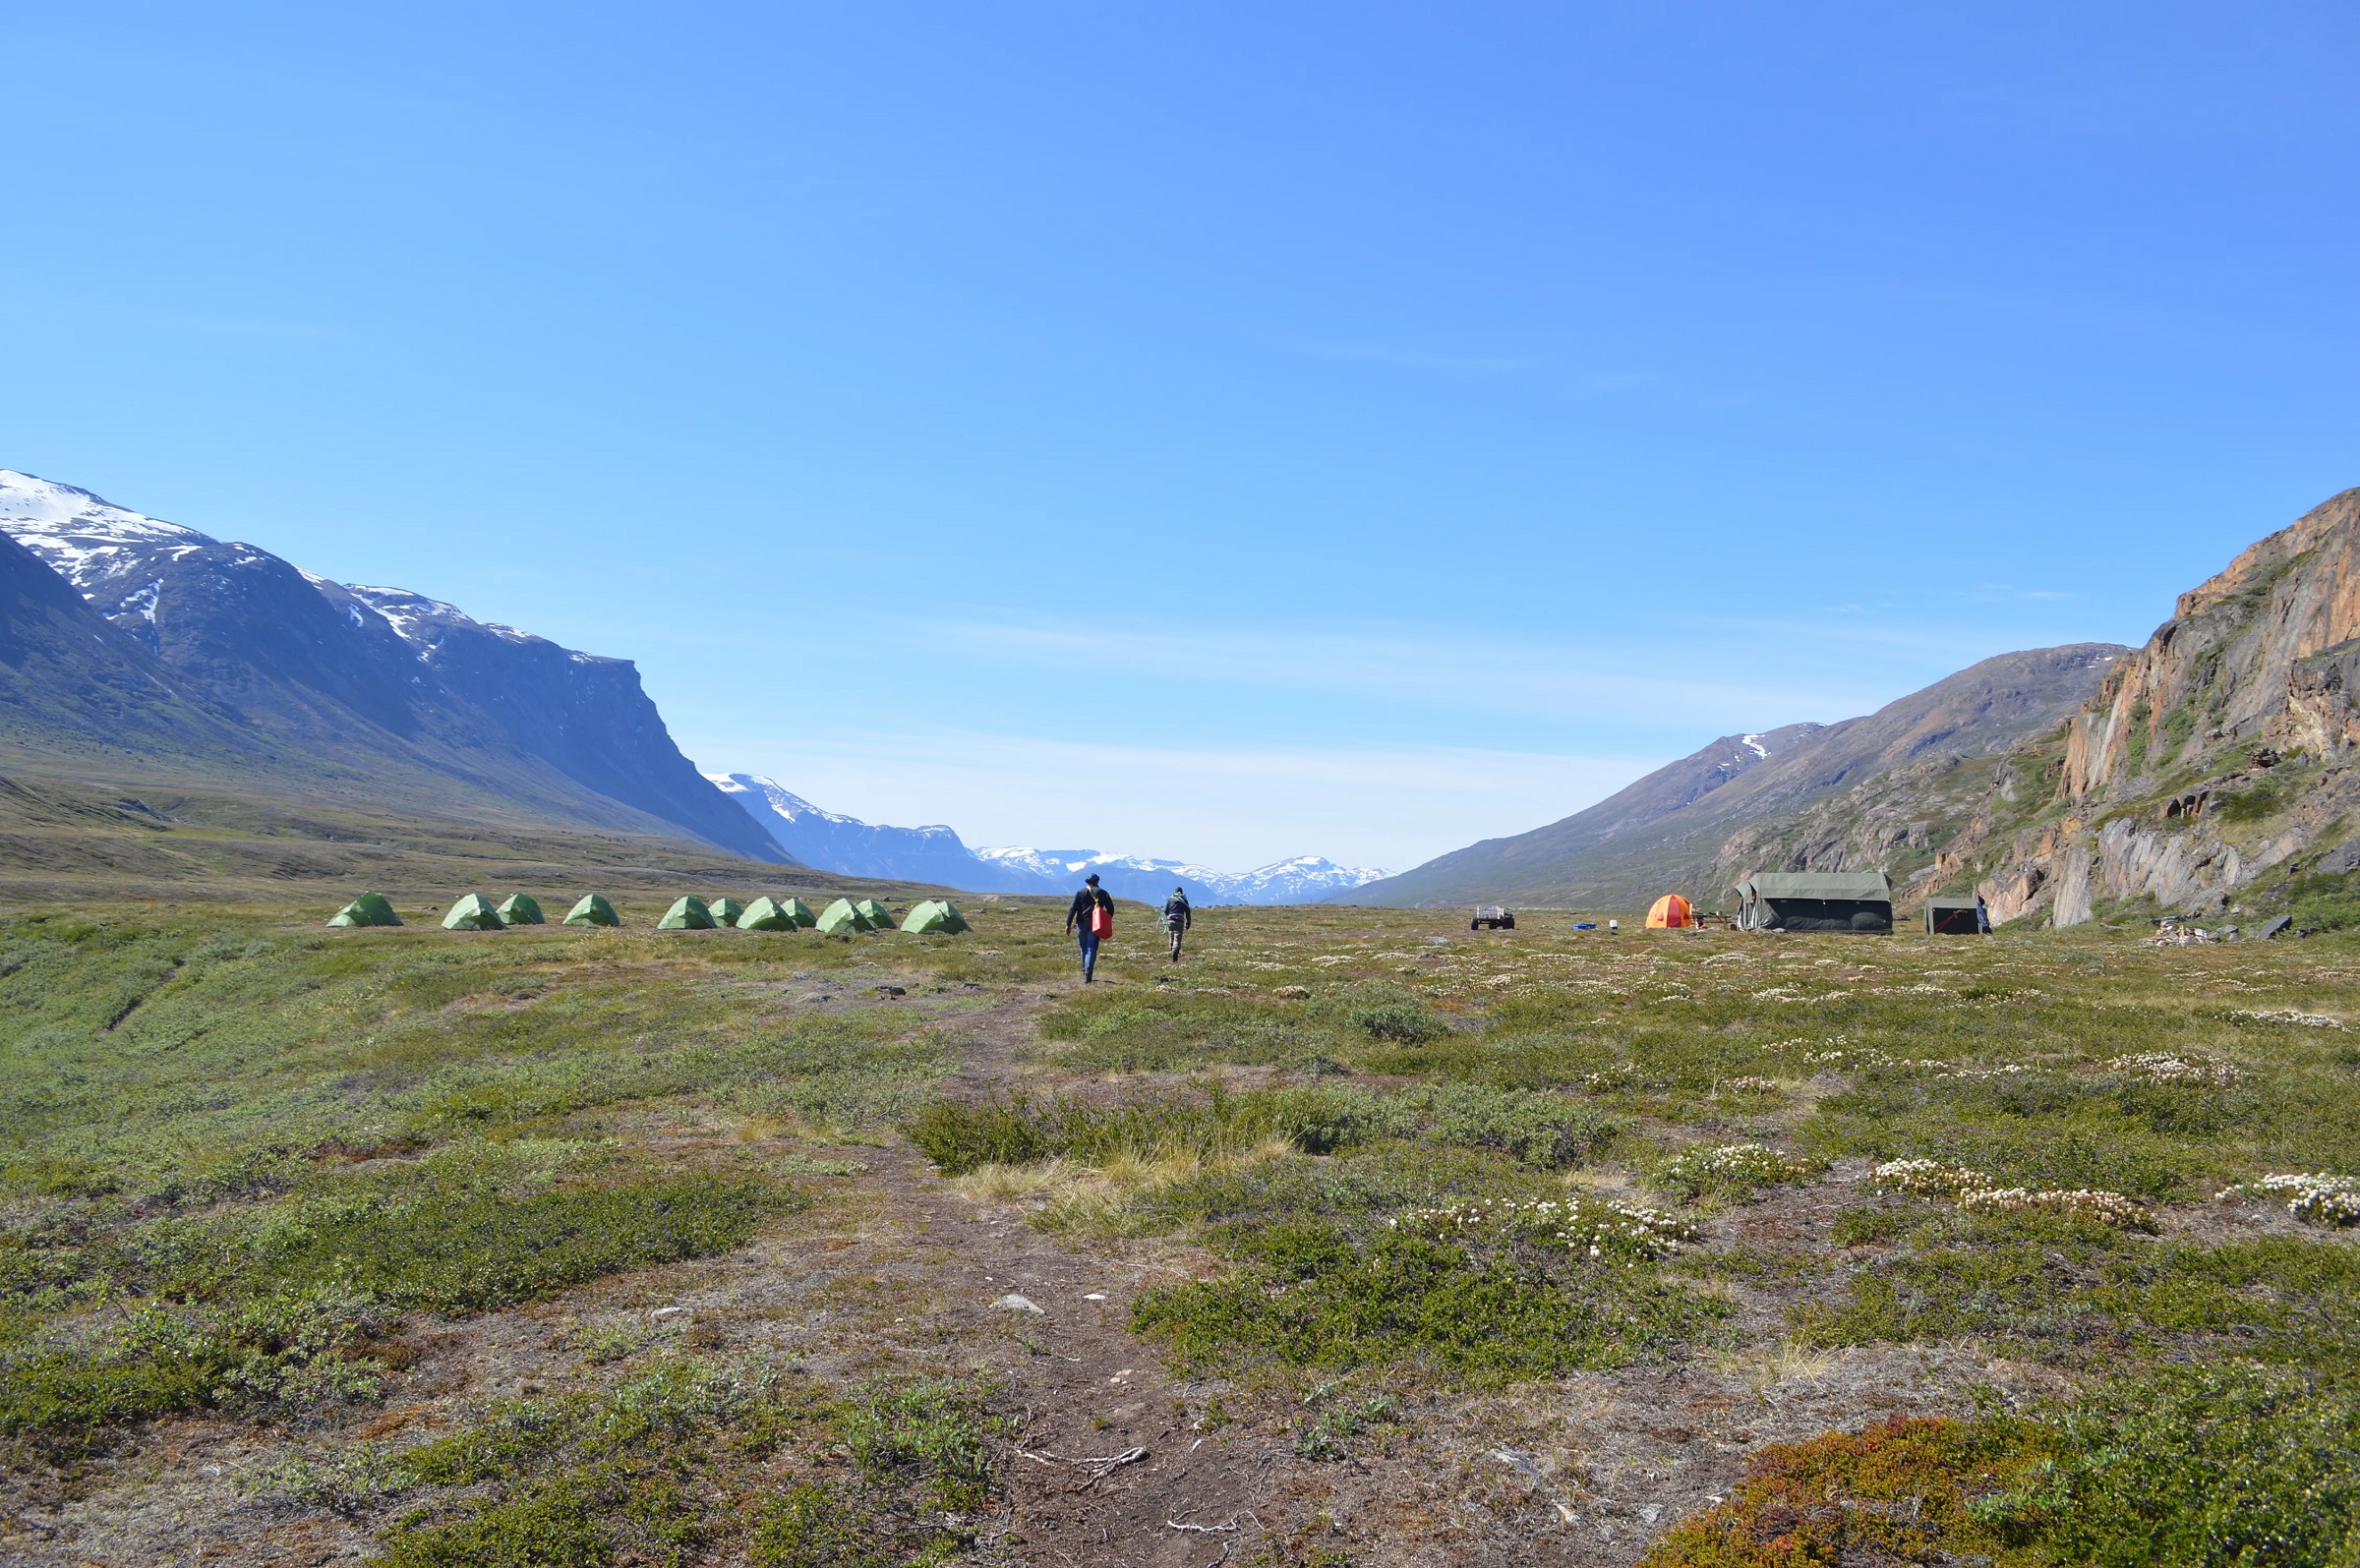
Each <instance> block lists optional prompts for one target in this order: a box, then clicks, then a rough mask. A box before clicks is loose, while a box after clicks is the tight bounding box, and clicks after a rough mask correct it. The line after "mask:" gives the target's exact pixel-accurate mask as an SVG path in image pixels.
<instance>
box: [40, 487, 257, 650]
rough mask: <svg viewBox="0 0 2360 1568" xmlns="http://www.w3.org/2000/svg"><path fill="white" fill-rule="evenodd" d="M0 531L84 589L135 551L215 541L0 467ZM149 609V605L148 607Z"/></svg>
mask: <svg viewBox="0 0 2360 1568" xmlns="http://www.w3.org/2000/svg"><path fill="white" fill-rule="evenodd" d="M0 530H4V531H6V532H7V533H8V534H9V535H10V536H11V537H12V538H14V539H15V540H16V542H17V543H18V544H20V545H23V546H24V547H25V548H26V549H27V550H29V551H31V552H33V553H34V554H35V555H38V556H39V557H40V558H41V563H42V564H43V565H45V566H47V567H48V568H49V569H50V570H51V571H54V572H56V573H57V574H58V575H59V576H60V577H63V578H64V579H65V580H66V581H68V582H70V583H72V584H73V585H74V586H75V587H76V588H78V589H80V590H81V591H82V592H83V593H85V594H88V593H89V592H90V590H91V589H92V587H94V586H95V585H96V584H98V583H100V582H103V581H104V580H105V579H106V578H108V577H110V576H112V575H113V574H114V573H115V572H116V571H117V570H118V569H120V568H121V567H122V566H123V565H124V564H126V563H127V562H129V561H130V560H132V559H133V558H135V557H137V556H145V555H148V554H151V553H153V552H155V551H156V550H158V549H163V548H169V547H172V546H179V547H182V548H183V549H184V550H202V549H204V548H205V547H206V546H207V545H211V544H216V543H218V541H216V540H213V539H211V538H209V537H207V535H204V534H201V533H199V532H197V530H195V529H194V528H183V527H182V526H181V525H180V524H178V523H167V522H163V521H161V520H160V519H157V518H153V517H148V516H145V515H143V514H141V513H139V512H135V511H132V510H131V509H130V508H128V507H123V506H117V505H115V504H114V503H113V502H111V501H105V500H101V499H99V498H98V497H97V496H96V495H93V494H90V493H89V491H87V490H81V489H78V488H77V487H75V486H72V485H60V484H58V483H57V482H56V481H55V480H50V479H40V478H36V477H35V476H33V475H31V474H20V473H19V472H17V471H16V470H15V469H13V468H0ZM153 609H154V607H153V605H152V604H150V605H149V606H148V610H149V612H150V613H151V614H152V613H153Z"/></svg>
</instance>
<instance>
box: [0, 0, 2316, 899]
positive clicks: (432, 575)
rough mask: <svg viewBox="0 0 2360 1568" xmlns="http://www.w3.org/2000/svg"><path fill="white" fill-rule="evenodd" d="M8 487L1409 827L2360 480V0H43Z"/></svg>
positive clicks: (2050, 621)
mask: <svg viewBox="0 0 2360 1568" xmlns="http://www.w3.org/2000/svg"><path fill="white" fill-rule="evenodd" d="M0 42H5V45H6V54H5V58H6V59H7V61H8V65H7V80H8V84H9V97H10V110H9V114H8V119H7V127H8V128H7V130H6V132H5V143H4V144H0V145H4V146H5V149H6V150H5V154H4V155H0V181H4V182H5V184H4V186H0V189H5V192H6V198H7V200H6V207H5V212H6V222H7V224H8V227H9V241H8V243H7V244H6V245H5V246H0V341H4V342H5V345H6V350H7V354H8V363H9V365H10V367H11V369H12V371H13V374H11V375H8V376H6V377H0V465H5V466H11V467H16V468H20V469H24V470H27V471H29V472H32V473H36V474H40V475H43V476H45V477H48V478H52V479H59V480H64V481H67V482H69V483H73V484H79V485H84V486H87V487H89V488H90V489H93V490H95V491H97V492H98V493H100V494H103V495H106V496H107V497H108V498H110V499H112V500H115V501H117V502H119V503H121V504H124V505H128V506H133V507H136V508H139V509H141V510H144V511H148V512H151V513H153V514H155V515H158V516H162V517H167V518H170V519H172V520H174V521H177V522H184V523H188V524H190V525H192V526H195V527H199V528H203V529H205V530H207V532H211V533H216V534H220V535H223V536H226V537H231V538H237V539H243V540H249V541H251V542H253V543H255V544H259V545H262V546H264V547H266V548H267V549H270V550H273V551H275V552H279V553H281V554H284V555H286V556H288V557H289V558H291V559H293V560H296V561H298V562H299V563H301V564H303V565H305V566H307V567H309V568H310V569H312V570H315V571H320V572H324V573H326V574H328V575H330V576H334V577H338V578H342V579H346V580H351V581H359V582H368V583H378V584H394V585H399V586H403V587H408V588H414V589H417V590H419V591H421V592H426V593H430V594H433V595H435V596H437V597H440V598H443V599H447V600H450V601H452V602H453V603H456V604H458V605H459V606H460V607H461V608H463V609H465V610H468V611H469V612H471V613H473V614H476V615H478V616H480V617H483V618H486V619H498V620H504V621H509V622H512V623H515V624H518V625H521V626H525V627H527V628H529V629H532V630H535V631H539V632H542V633H545V634H547V635H550V636H553V637H556V638H558V639H560V640H561V641H564V642H567V643H569V644H571V645H574V646H578V647H583V648H588V649H591V650H594V651H597V652H600V653H607V654H615V655H620V656H624V657H628V658H632V659H635V660H637V661H638V663H639V666H640V668H641V670H642V671H643V673H644V675H645V677H646V680H647V684H648V687H649V689H650V690H651V691H652V692H653V693H654V695H655V696H656V698H657V700H658V701H659V702H660V703H661V705H662V706H663V709H664V711H665V713H666V715H667V716H668V717H669V719H670V721H671V723H672V726H673V729H674V732H675V734H676V735H677V736H678V737H679V740H680V742H681V744H682V746H683V748H684V749H686V750H687V751H688V752H689V754H690V755H691V756H692V757H694V758H696V759H697V761H698V762H699V763H700V765H702V766H705V767H708V768H716V769H718V768H730V769H747V770H752V771H756V772H765V773H770V774H773V775H775V776H776V777H778V778H779V779H781V780H782V781H783V782H785V783H787V784H789V785H790V786H791V787H794V788H796V789H797V790H799V791H801V792H802V793H805V794H807V795H809V796H810V797H812V798H813V799H816V800H818V801H820V802H821V803H822V804H824V805H828V806H830V807H833V808H835V809H838V810H845V811H850V812H854V813H856V814H859V815H862V816H866V817H869V818H871V819H874V820H885V821H895V822H917V821H947V822H950V823H951V824H953V825H954V826H956V827H958V828H959V829H960V830H961V832H962V833H963V834H964V835H966V836H967V837H968V839H969V840H970V842H984V843H999V842H1030V843H1033V844H1052V843H1053V844H1058V845H1074V846H1079V845H1091V846H1095V847H1102V848H1108V849H1122V850H1132V851H1137V852H1149V853H1159V854H1168V855H1177V856H1184V857H1193V858H1197V859H1201V860H1205V861H1208V862H1210V863H1212V864H1216V865H1222V866H1230V867H1243V866H1246V865H1250V864H1254V863H1257V862H1260V861H1264V860H1269V859H1272V858H1276V857H1278V856H1281V855H1287V854H1295V853H1306V852H1316V853H1326V854H1329V855H1332V856H1334V857H1336V858H1338V859H1343V860H1347V861H1352V862H1356V863H1367V864H1383V865H1388V866H1393V867H1403V866H1406V865H1409V864H1411V863H1414V862H1415V861H1417V860H1420V859H1423V858H1426V857H1428V856H1430V855H1433V854H1435V853H1439V852H1441V851H1443V850H1446V849H1448V848H1452V847H1455V846H1457V845H1459V844H1461V843H1464V842H1469V841H1471V840H1474V839H1477V838H1480V837H1488V836H1493V835H1498V834H1502V833H1508V832H1515V831H1519V830H1521V829H1524V828H1527V827H1532V826H1536V825H1538V824H1540V823H1542V822H1545V821H1548V820H1551V819H1553V818H1555V817H1558V816H1562V815H1564V814H1565V813H1566V812H1568V811H1571V810H1573V809H1576V808H1578V807H1579V806H1581V805H1584V804H1586V803H1588V802H1589V801H1591V800H1594V799H1596V798H1598V797H1599V796H1601V795H1602V794H1604V793H1606V792H1608V791H1609V790H1611V789H1612V788H1614V787H1616V786H1619V785H1620V784H1622V783H1623V782H1625V781H1627V780H1628V779H1629V778H1631V777H1634V776H1635V775H1636V774H1637V773H1639V772H1642V771H1644V770H1645V769H1646V768H1647V767H1650V766H1653V765H1655V764H1656V763H1659V762H1661V761H1663V760H1666V759H1668V758H1670V757H1672V756H1676V755H1680V754H1682V753H1685V752H1687V751H1689V750H1692V749H1694V748H1695V747H1696V746H1698V745H1700V744H1702V743H1703V742H1704V741H1706V740H1708V739H1710V738H1711V737H1713V736H1714V735H1716V734H1720V733H1724V732H1728V731H1732V730H1741V729H1749V728H1765V727H1769V726H1775V725H1780V724H1785V723H1790V722H1793V721H1796V720H1800V719H1820V720H1829V719H1835V718H1839V717H1843V716H1845V715H1847V714H1852V713H1858V712H1861V711H1865V710H1867V709H1869V708H1872V707H1874V706H1876V705H1877V704H1879V703H1881V702H1884V701H1887V700H1890V699H1891V698H1893V697H1895V696H1898V695H1900V694H1902V693H1904V692H1907V691H1909V690H1912V689H1914V688H1916V687H1918V686H1919V685H1922V684H1924V683H1926V682H1927V681H1929V680H1932V679H1935V678H1938V677H1939V676H1941V675H1943V674H1945V673H1947V672H1949V671H1950V670H1952V669H1955V668H1959V667H1961V666H1963V665H1965V664H1967V663H1969V662H1971V661H1973V660H1975V659H1977V658H1980V657H1983V656H1986V655H1989V654H1993V653H1998V652H2003V651H2006V650H2009V649H2013V648H2019V647H2027V646H2036V645H2040V644H2047V643H2055V642H2064V641H2073V640H2081V639H2089V638H2107V639H2114V640H2120V641H2127V642H2137V641H2140V640H2143V639H2144V638H2145V637H2146V635H2147V634H2148V633H2149V632H2150V631H2151V630H2152V629H2153V628H2154V625H2155V623H2156V622H2157V621H2159V620H2160V619H2162V618H2163V616H2164V615H2165V614H2167V613H2168V611H2169V609H2170V603H2171V597H2172V595H2174V594H2175V593H2177V592H2178V591H2180V590H2181V589H2184V588H2186V587H2189V586H2191V585H2193V584H2194V583H2195V582H2197V581H2199V580H2200V579H2202V578H2203V577H2205V576H2207V575H2209V574H2210V573H2212V572H2213V571H2214V570H2217V569H2218V568H2219V566H2220V565H2221V564H2223V563H2224V562H2225V561H2226V560H2227V558H2228V557H2229V556H2230V555H2231V554H2233V553H2234V552H2236V551H2237V550H2238V549H2239V548H2241V547H2242V546H2243V545H2245V544H2246V543H2248V542H2249V541H2251V540H2252V539H2254V538H2257V537H2259V536H2260V535H2262V534H2264V533H2267V532H2269V531H2271V530H2272V529H2274V528H2277V527H2280V526H2283V525H2284V524H2285V523H2286V522H2288V521H2291V520H2292V519H2293V517H2294V516H2295V515H2297V514H2298V513H2299V512H2300V511H2302V510H2303V509H2304V508H2306V507H2308V506H2310V505H2312V504H2314V503H2316V502H2317V501H2319V500H2321V499H2323V498H2325V497H2326V496H2327V495H2329V494H2332V493H2333V492H2335V491H2336V490H2339V489H2342V488H2344V487H2346V486H2350V485H2353V484H2360V418H2356V416H2360V377H2356V376H2355V375H2354V374H2353V368H2354V366H2355V365H2360V352H2356V351H2360V289H2355V288H2354V287H2353V270H2352V267H2353V261H2352V259H2353V257H2354V256H2355V254H2360V246H2356V244H2355V241H2360V202H2356V201H2355V200H2354V192H2355V191H2356V190H2360V158H2356V157H2355V152H2356V150H2360V121H2356V120H2355V117H2354V116H2353V115H2352V114H2351V113H2350V108H2349V98H2350V84H2351V82H2352V81H2354V80H2355V79H2356V78H2360V12H2355V11H2354V10H2353V9H2352V8H2350V7H2349V6H2326V5H2323V6H2271V5H2258V6H2249V7H2235V8H2231V7H2224V6H2210V7H2196V6H2175V5H2171V4H2160V5H2157V4H2143V5H2137V6H2132V5H2103V4H2093V5H2081V6H2073V7H2056V6H2050V5H2041V6H2031V5H1988V6H1977V7H1964V6H1962V7H1955V8H1950V9H1949V10H1948V11H1947V12H1946V13H1945V12H1939V11H1937V10H1936V9H1935V8H1929V7H1891V6H1882V5H1867V4H1861V5H1815V4H1796V5H1788V6H1779V7H1760V6H1713V5H1697V6H1685V7H1677V8H1675V7H1666V6H1648V5H1613V6H1590V7H1584V6H1552V5H1488V6H1486V5H1447V6H1446V5H1440V4H1434V5H1388V4H1382V3H1375V4H1372V3H1365V0H1362V3H1353V4H1333V5H1327V4H1277V5H1273V4H1269V3H1267V0H1265V3H1260V4H1253V5H1219V4H1211V5H1196V6H1190V7H1166V8H1149V7H1144V6H1122V5H1115V6H1109V5H1105V4H1092V5H1081V4H1075V5H1067V6H1047V5H1021V4H1011V5H1003V6H995V7H977V6H973V5H949V4H945V5H906V4H891V3H874V0H870V3H862V4H858V5H851V4H846V5H834V6H794V5H784V6H782V5H764V6H730V5H707V6H696V5H671V6H663V7H657V6H646V7H640V8H617V7H611V6H599V5H566V6H562V7H560V6H554V5H553V6H548V7H538V8H536V7H523V6H499V5H469V6H464V7H458V6H452V7H437V6H433V5H407V6H401V7H384V8H372V9H369V10H366V11H364V10H363V8H357V7H346V8H324V7H311V6H296V5H286V6H254V5H239V4H234V3H225V4H217V5H209V6H206V7H202V8H198V7H186V6H152V7H151V6H138V5H106V4H87V3H86V4H77V5H74V6H71V7H68V6H62V5H39V4H33V5H22V6H16V7H12V8H10V10H9V13H8V17H7V20H6V21H5V22H4V23H0Z"/></svg>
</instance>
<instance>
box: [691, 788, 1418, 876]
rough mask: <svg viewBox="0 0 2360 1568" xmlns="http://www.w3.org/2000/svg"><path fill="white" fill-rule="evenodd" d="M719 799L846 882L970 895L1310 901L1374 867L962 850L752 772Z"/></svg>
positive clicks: (949, 835)
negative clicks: (1254, 865)
mask: <svg viewBox="0 0 2360 1568" xmlns="http://www.w3.org/2000/svg"><path fill="white" fill-rule="evenodd" d="M706 778H708V779H710V780H711V781H712V782H713V784H714V785H715V786H716V787H717V788H719V789H720V790H721V791H722V793H724V794H726V795H728V796H729V797H730V798H731V799H733V800H736V801H737V802H738V804H739V805H740V806H742V807H743V808H744V809H745V812H746V814H747V815H748V816H749V817H751V818H752V819H753V820H754V821H755V822H757V823H759V824H761V826H762V828H763V829H764V830H765V831H766V832H767V833H769V834H770V836H771V837H772V838H773V839H775V840H777V841H778V842H779V845H780V847H781V848H782V849H784V850H785V851H786V852H787V853H788V854H791V855H793V856H794V857H795V858H796V859H797V861H799V862H801V863H802V864H804V865H807V866H814V867H817V868H818V869H820V870H822V871H835V872H841V873H843V874H845V875H847V876H867V877H895V878H900V879H903V880H907V881H913V882H935V883H940V884H942V885H944V886H946V887H953V888H968V889H973V890H974V891H975V892H977V893H1033V894H1038V893H1071V892H1072V891H1073V890H1074V889H1075V888H1077V887H1080V886H1081V884H1082V879H1083V878H1084V877H1085V876H1088V875H1089V874H1091V873H1092V872H1095V873H1097V876H1098V880H1099V884H1100V885H1101V886H1103V887H1104V888H1105V889H1106V890H1107V891H1108V892H1109V893H1112V894H1113V895H1114V896H1115V897H1117V898H1121V899H1138V900H1143V901H1147V902H1152V903H1161V902H1162V901H1163V900H1164V898H1165V897H1166V896H1167V895H1168V894H1170V892H1171V891H1172V889H1173V888H1174V887H1175V886H1178V887H1185V888H1187V889H1188V892H1189V897H1190V899H1191V900H1193V901H1195V902H1198V903H1207V904H1217V903H1314V902H1317V901H1319V900H1321V899H1324V898H1326V897H1328V895H1330V894H1333V893H1335V892H1338V891H1339V890H1346V889H1351V888H1356V887H1359V886H1361V885H1362V884H1364V883H1368V882H1373V881H1375V880H1377V879H1378V878H1380V877H1382V876H1384V875H1385V873H1384V872H1382V871H1376V870H1360V869H1355V868H1352V867H1349V866H1339V865H1337V864H1336V863H1335V862H1334V861H1332V860H1326V859H1322V858H1321V857H1319V856H1317V855H1304V856H1300V857H1298V858H1296V859H1293V860H1281V861H1278V862H1276V863H1274V864H1271V865H1267V866H1263V867H1261V868H1259V869H1257V870H1254V871H1244V872H1230V871H1215V870H1213V869H1212V868H1211V867H1210V866H1202V865H1196V864H1193V863H1191V862H1187V861H1180V860H1157V859H1152V858H1150V857H1147V856H1142V855H1110V854H1101V853H1099V852H1098V851H1097V850H1095V849H1020V848H999V849H991V848H981V849H977V848H970V847H969V846H968V845H967V844H966V843H965V842H962V841H961V839H960V837H959V835H958V834H956V833H954V832H953V831H951V830H950V829H949V828H945V827H940V826H935V827H926V828H888V827H878V826H873V825H871V824H869V823H865V822H862V821H860V820H859V819H858V818H856V817H847V816H843V815H840V814H838V813H836V812H833V811H823V810H822V809H820V808H819V807H818V806H815V805H813V804H812V803H811V802H810V801H808V800H805V799H803V798H802V797H801V796H800V795H797V794H795V793H794V792H792V791H791V790H789V789H787V788H786V787H785V786H784V785H782V784H779V783H778V782H777V781H776V780H772V779H765V778H763V777H762V776H761V775H759V774H748V773H717V774H707V775H706Z"/></svg>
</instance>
